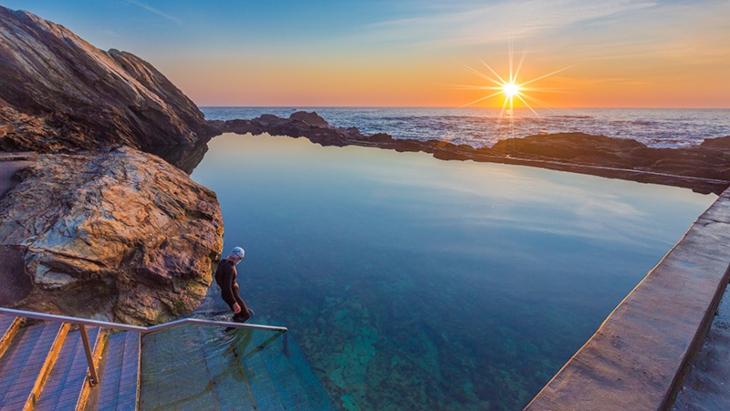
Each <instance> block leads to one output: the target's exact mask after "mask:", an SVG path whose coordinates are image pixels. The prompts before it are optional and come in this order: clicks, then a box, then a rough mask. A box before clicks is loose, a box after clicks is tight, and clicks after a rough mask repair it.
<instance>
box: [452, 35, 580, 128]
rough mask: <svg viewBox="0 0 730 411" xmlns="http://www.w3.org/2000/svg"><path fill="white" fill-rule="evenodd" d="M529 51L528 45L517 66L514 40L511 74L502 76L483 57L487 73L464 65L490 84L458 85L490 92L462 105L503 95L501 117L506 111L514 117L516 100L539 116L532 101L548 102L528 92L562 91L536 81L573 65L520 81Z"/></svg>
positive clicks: (481, 61)
mask: <svg viewBox="0 0 730 411" xmlns="http://www.w3.org/2000/svg"><path fill="white" fill-rule="evenodd" d="M527 51H528V47H525V49H524V50H523V51H522V55H521V56H520V60H519V62H518V64H517V66H516V67H515V65H514V50H513V46H512V42H510V43H509V75H508V76H505V77H503V76H500V75H499V74H498V73H497V72H496V71H495V70H494V69H493V68H492V67H491V66H489V64H487V63H485V62H484V61H483V60H481V59H479V62H480V63H482V65H483V66H484V67H486V68H487V70H489V71H488V72H487V73H483V72H481V71H479V70H476V69H474V68H472V67H469V66H467V65H463V66H464V68H465V69H466V70H467V71H469V72H470V73H472V74H475V75H477V76H479V77H480V78H482V79H484V80H487V81H488V83H487V84H489V85H486V86H485V85H476V86H475V85H468V86H458V87H460V88H463V89H469V90H484V91H489V92H490V93H489V94H488V95H486V96H484V97H480V98H478V99H476V100H474V101H472V102H469V103H467V104H464V105H463V106H462V107H467V106H471V105H474V104H476V103H479V102H482V101H484V100H488V99H491V98H494V97H498V96H500V95H501V96H503V97H504V102H503V103H502V111H501V112H500V117H504V114H505V112H507V113H508V115H509V117H510V118H511V117H513V115H514V108H515V102H516V101H515V100H517V101H519V102H521V103H522V104H523V105H524V106H525V107H527V108H528V109H530V111H531V112H532V113H533V114H534V115H536V116H538V117H539V114H538V113H537V112H536V111H535V109H534V108H533V107H532V105H530V103H532V104H534V105H540V106H542V107H547V104H545V103H544V102H542V101H540V100H539V99H537V98H536V97H534V96H530V95H529V94H528V92H560V90H556V89H548V88H540V87H536V85H535V84H534V83H535V82H537V81H539V80H542V79H544V78H547V77H550V76H552V75H555V74H557V73H560V72H561V71H565V70H567V69H569V68H571V67H572V66H569V67H564V68H562V69H560V70H555V71H553V72H551V73H548V74H545V75H542V76H539V77H536V78H533V79H531V80H528V81H524V82H520V81H519V80H518V79H519V75H520V70H521V69H522V65H523V63H524V62H525V58H526V57H527Z"/></svg>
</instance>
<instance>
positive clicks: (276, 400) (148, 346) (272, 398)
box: [140, 326, 335, 411]
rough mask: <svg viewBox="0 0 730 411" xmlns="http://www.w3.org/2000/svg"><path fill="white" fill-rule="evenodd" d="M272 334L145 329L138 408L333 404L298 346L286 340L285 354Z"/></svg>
mask: <svg viewBox="0 0 730 411" xmlns="http://www.w3.org/2000/svg"><path fill="white" fill-rule="evenodd" d="M272 337H275V334H272V333H271V332H267V331H261V330H246V329H240V330H237V331H228V332H225V331H223V330H220V329H217V328H216V327H198V326H194V327H180V328H176V329H170V330H165V331H163V332H158V333H154V334H148V335H145V336H144V337H143V340H142V374H143V378H142V384H141V396H140V408H141V409H144V410H156V411H163V410H198V409H219V410H242V411H247V410H257V411H278V410H317V411H320V410H322V411H327V410H334V409H335V407H334V405H333V404H332V401H331V400H330V398H329V396H328V395H327V394H326V392H325V391H324V389H323V387H322V385H321V382H320V381H319V379H318V378H317V377H316V375H315V374H314V372H313V371H312V370H311V368H310V367H309V364H308V363H307V362H306V360H305V358H304V357H303V355H302V353H301V351H300V350H299V348H298V347H296V345H294V346H293V347H292V344H291V342H290V344H289V347H290V348H289V350H288V354H289V355H286V354H285V353H284V350H283V344H282V343H283V341H282V337H281V336H279V337H278V338H272ZM181 387H185V388H184V389H183V388H181Z"/></svg>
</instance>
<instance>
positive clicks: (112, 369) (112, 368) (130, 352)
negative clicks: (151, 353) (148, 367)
mask: <svg viewBox="0 0 730 411" xmlns="http://www.w3.org/2000/svg"><path fill="white" fill-rule="evenodd" d="M140 340H141V339H140V335H139V334H138V333H135V332H122V333H117V334H114V335H112V336H111V337H109V343H108V345H107V350H106V354H105V358H106V364H105V369H104V373H103V375H102V376H101V387H100V392H99V397H98V402H97V404H98V406H97V407H96V408H94V409H96V410H100V411H101V410H103V411H111V410H119V411H134V410H136V409H137V397H138V393H139V368H140V367H139V361H140Z"/></svg>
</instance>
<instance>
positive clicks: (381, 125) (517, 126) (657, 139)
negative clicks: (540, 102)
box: [200, 107, 730, 148]
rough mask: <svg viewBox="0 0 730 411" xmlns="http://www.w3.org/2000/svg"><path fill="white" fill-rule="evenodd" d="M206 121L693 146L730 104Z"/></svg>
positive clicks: (465, 140) (324, 112)
mask: <svg viewBox="0 0 730 411" xmlns="http://www.w3.org/2000/svg"><path fill="white" fill-rule="evenodd" d="M200 109H201V111H202V112H203V113H204V114H205V117H206V118H207V119H209V120H231V119H235V118H240V119H252V118H255V117H258V116H260V115H261V114H275V115H277V116H280V117H289V115H290V114H291V113H293V112H295V111H299V110H305V111H316V112H317V113H318V114H319V115H320V116H322V117H323V118H324V119H325V120H327V121H328V122H329V123H330V124H331V125H332V126H335V127H344V128H347V127H357V128H358V129H360V131H362V132H364V133H366V134H374V133H388V134H390V135H392V136H393V137H395V138H412V139H418V140H430V139H436V140H445V141H450V142H452V143H455V144H469V145H471V146H473V147H491V146H492V145H494V144H495V143H496V142H497V141H499V140H503V139H506V138H510V137H524V136H527V135H534V134H540V133H563V132H583V133H587V134H595V135H604V136H609V137H618V138H630V139H634V140H637V141H640V142H642V143H644V144H646V145H647V146H649V147H656V148H679V147H691V146H697V145H699V144H701V143H702V141H703V140H704V139H706V138H713V137H724V136H730V109H624V108H620V109H619V108H611V109H606V108H596V109H589V108H583V109H539V110H536V112H537V114H535V113H533V112H531V111H530V110H527V109H523V110H515V115H514V118H512V119H510V118H508V117H505V116H500V111H501V110H500V109H494V108H422V107H421V108H402V107H385V108H371V107H201V108H200Z"/></svg>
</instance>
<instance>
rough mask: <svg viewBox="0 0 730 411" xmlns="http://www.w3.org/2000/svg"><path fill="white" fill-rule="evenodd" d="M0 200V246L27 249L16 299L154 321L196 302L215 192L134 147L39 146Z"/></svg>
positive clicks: (215, 248)
mask: <svg viewBox="0 0 730 411" xmlns="http://www.w3.org/2000/svg"><path fill="white" fill-rule="evenodd" d="M26 173H27V175H26V176H25V179H24V181H23V182H22V183H20V184H19V185H18V186H17V187H15V188H14V189H13V190H12V191H10V192H9V193H8V194H7V196H6V197H4V198H3V199H2V200H0V245H4V246H16V247H17V246H20V247H22V248H23V249H24V250H25V255H24V261H25V270H26V272H27V273H28V274H29V275H30V276H31V278H32V280H33V282H34V284H35V286H36V287H35V288H34V290H33V291H32V292H31V294H30V296H28V297H27V298H26V299H25V300H23V302H21V304H20V306H22V307H25V308H28V309H34V310H39V311H45V312H60V313H64V314H67V315H76V316H83V317H96V318H108V319H111V320H115V321H122V322H126V323H137V324H152V323H156V322H160V321H163V320H166V319H167V318H169V317H172V316H176V315H180V314H183V313H185V312H188V311H190V310H192V309H194V308H195V307H196V306H197V304H198V303H199V302H200V301H201V300H202V298H203V296H204V295H205V292H206V290H207V288H208V286H209V285H210V282H211V276H212V273H213V264H214V262H215V261H217V259H218V257H219V255H220V252H221V248H222V236H223V222H222V217H221V212H220V207H219V205H218V201H217V198H216V196H215V193H213V192H212V191H211V190H208V189H206V188H205V187H202V186H200V185H199V184H197V183H195V182H193V181H192V180H190V179H189V177H188V176H187V175H186V174H185V173H184V172H182V171H181V170H178V169H177V168H175V167H174V166H172V165H170V164H168V163H166V162H165V161H163V160H161V159H160V158H158V157H156V156H153V155H150V154H146V153H143V152H140V151H137V150H135V149H132V148H126V147H125V148H117V149H113V150H109V151H106V152H101V153H86V154H83V153H82V154H72V155H70V154H46V155H41V156H40V158H39V160H38V161H37V163H36V164H35V165H34V166H33V167H32V168H31V169H30V170H29V171H27V172H26Z"/></svg>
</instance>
